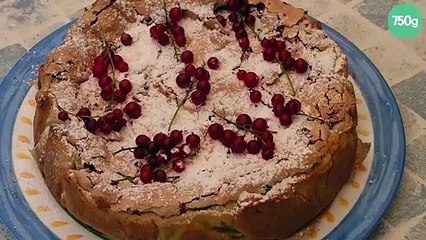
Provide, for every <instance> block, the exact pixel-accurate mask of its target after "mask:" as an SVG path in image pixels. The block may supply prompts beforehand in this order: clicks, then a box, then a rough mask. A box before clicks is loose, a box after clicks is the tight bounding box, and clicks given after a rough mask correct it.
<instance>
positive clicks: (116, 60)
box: [112, 54, 124, 67]
mask: <svg viewBox="0 0 426 240" xmlns="http://www.w3.org/2000/svg"><path fill="white" fill-rule="evenodd" d="M112 62H113V63H114V66H115V67H117V66H118V64H120V63H121V62H124V59H123V57H122V56H120V55H118V54H114V55H113V56H112Z"/></svg>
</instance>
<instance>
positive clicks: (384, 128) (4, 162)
mask: <svg viewBox="0 0 426 240" xmlns="http://www.w3.org/2000/svg"><path fill="white" fill-rule="evenodd" d="M73 23H74V21H73V22H70V23H68V24H67V25H65V26H63V27H61V28H60V29H58V30H57V31H55V32H53V33H52V34H50V35H49V36H47V37H46V38H45V39H43V40H42V41H40V42H39V43H38V44H37V45H35V46H34V47H33V48H32V49H31V50H30V51H29V52H28V53H27V54H26V55H25V56H24V57H23V58H22V59H20V60H19V62H18V63H17V64H16V65H15V66H14V67H13V69H12V70H11V71H10V73H9V74H8V75H7V76H6V78H5V79H4V81H3V82H2V84H1V85H0V99H1V100H0V139H1V144H0V179H1V182H0V187H1V188H3V190H4V191H2V192H0V202H1V204H0V217H1V219H2V220H3V222H4V223H5V224H6V225H7V227H8V228H9V229H10V231H11V232H12V234H13V235H14V236H15V237H16V238H17V239H57V238H58V237H57V236H56V235H55V234H53V233H52V232H51V231H50V230H49V229H48V228H47V227H46V226H45V225H44V224H43V223H42V222H41V221H40V220H39V219H38V217H37V216H36V214H35V213H34V212H32V211H31V209H30V207H29V205H28V204H27V202H26V201H25V198H24V196H23V194H22V192H21V191H20V188H19V186H18V183H17V182H16V180H15V179H16V176H15V173H14V170H13V166H12V155H11V151H12V132H13V126H14V124H15V119H16V115H17V112H18V108H19V106H20V105H21V103H22V101H23V99H24V97H25V95H26V94H27V92H28V90H29V88H30V85H29V84H28V81H29V80H31V79H36V78H37V73H38V71H37V67H34V66H38V65H40V64H42V63H44V62H45V60H46V57H47V54H48V53H49V52H50V51H51V50H52V49H54V48H55V47H57V46H59V45H60V44H62V43H63V39H64V37H65V35H66V33H67V31H68V29H69V28H70V27H71V25H72V24H73ZM323 28H324V30H325V31H326V32H327V33H328V35H329V36H330V37H331V38H332V39H334V40H335V41H336V42H337V43H338V44H339V45H340V47H341V48H342V49H343V51H344V52H345V53H346V54H347V56H348V59H349V71H350V73H351V75H352V76H353V77H354V79H355V81H356V83H357V84H358V86H359V88H360V89H361V91H362V93H363V95H364V97H365V99H366V100H367V105H368V108H369V111H370V113H371V115H372V116H371V119H372V120H373V129H374V149H375V153H374V159H373V165H372V168H371V171H370V175H369V179H370V180H374V184H366V186H365V188H364V190H363V192H362V194H361V196H360V197H359V199H358V201H357V202H356V204H355V206H354V207H353V208H352V210H351V211H350V212H349V213H348V214H347V215H346V217H345V218H344V219H343V220H342V221H341V222H340V224H339V225H338V226H337V227H336V228H335V229H334V230H333V231H331V232H330V233H329V234H328V235H327V236H326V238H328V239H364V238H366V237H367V236H368V235H369V234H370V233H371V232H372V231H373V230H374V228H375V226H376V225H377V224H378V223H379V221H380V219H381V217H382V216H383V214H384V212H385V210H386V209H387V208H388V207H389V205H390V203H391V201H392V198H393V197H394V195H395V193H396V191H397V189H398V186H399V183H400V180H401V177H402V171H403V169H404V157H405V138H404V128H403V125H402V120H401V115H400V112H399V109H398V105H397V103H396V101H395V98H394V96H393V95H392V92H391V91H390V89H389V86H388V85H387V84H386V81H385V79H384V78H383V77H382V75H381V74H380V72H379V71H378V70H377V68H376V67H375V66H374V65H373V64H372V63H371V61H370V60H369V59H368V58H367V57H366V56H365V55H364V54H363V53H362V52H361V51H360V50H359V49H358V48H357V47H356V46H355V45H354V44H352V43H351V42H350V41H349V40H347V39H346V38H345V37H343V36H342V35H340V34H339V33H338V32H336V31H335V30H333V29H331V28H330V27H328V26H326V25H324V24H323Z"/></svg>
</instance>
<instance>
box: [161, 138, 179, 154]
mask: <svg viewBox="0 0 426 240" xmlns="http://www.w3.org/2000/svg"><path fill="white" fill-rule="evenodd" d="M175 146H176V143H174V142H173V140H172V139H171V138H170V137H168V136H167V137H166V138H164V140H163V149H164V150H166V151H169V150H171V149H172V148H174V147H175Z"/></svg>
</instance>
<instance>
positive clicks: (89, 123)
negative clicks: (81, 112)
mask: <svg viewBox="0 0 426 240" xmlns="http://www.w3.org/2000/svg"><path fill="white" fill-rule="evenodd" d="M85 127H86V129H87V130H88V131H89V132H91V133H94V132H96V130H98V128H99V125H98V121H96V120H95V119H93V118H90V119H88V120H86V122H85Z"/></svg>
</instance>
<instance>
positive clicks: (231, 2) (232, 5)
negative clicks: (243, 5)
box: [226, 0, 240, 11]
mask: <svg viewBox="0 0 426 240" xmlns="http://www.w3.org/2000/svg"><path fill="white" fill-rule="evenodd" d="M226 5H227V6H228V9H229V10H231V11H238V10H239V8H240V0H228V2H227V3H226Z"/></svg>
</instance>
